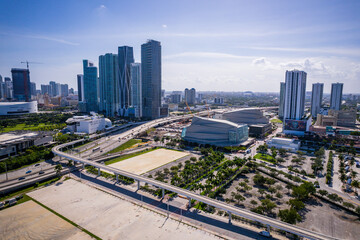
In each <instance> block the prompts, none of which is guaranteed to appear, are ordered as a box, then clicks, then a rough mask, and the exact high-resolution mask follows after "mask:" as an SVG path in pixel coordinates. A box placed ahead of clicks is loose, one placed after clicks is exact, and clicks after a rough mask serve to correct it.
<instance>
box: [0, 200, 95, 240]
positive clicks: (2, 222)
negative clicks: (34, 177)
mask: <svg viewBox="0 0 360 240" xmlns="http://www.w3.org/2000/svg"><path fill="white" fill-rule="evenodd" d="M0 239H74V240H77V239H80V240H82V239H91V237H90V236H89V235H87V234H86V233H84V232H83V231H81V230H80V229H78V228H76V227H75V226H73V225H71V224H70V223H68V222H66V221H65V220H63V219H62V218H60V217H58V216H56V215H55V214H54V213H52V212H50V211H48V210H47V209H45V208H43V207H42V206H40V205H38V204H37V203H35V202H33V201H27V202H24V203H22V204H19V205H16V206H13V207H10V208H7V209H5V210H2V211H1V212H0Z"/></svg>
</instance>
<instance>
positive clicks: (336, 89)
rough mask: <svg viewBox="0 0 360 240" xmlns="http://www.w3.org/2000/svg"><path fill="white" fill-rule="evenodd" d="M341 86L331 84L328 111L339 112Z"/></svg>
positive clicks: (341, 84)
mask: <svg viewBox="0 0 360 240" xmlns="http://www.w3.org/2000/svg"><path fill="white" fill-rule="evenodd" d="M343 86H344V84H343V83H333V84H331V97H330V109H334V110H340V108H341V101H342V92H343Z"/></svg>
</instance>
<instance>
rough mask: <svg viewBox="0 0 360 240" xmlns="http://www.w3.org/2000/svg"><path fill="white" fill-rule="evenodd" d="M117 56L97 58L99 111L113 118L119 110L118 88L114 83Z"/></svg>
mask: <svg viewBox="0 0 360 240" xmlns="http://www.w3.org/2000/svg"><path fill="white" fill-rule="evenodd" d="M116 68H117V55H116V54H112V53H107V54H105V55H101V56H99V93H100V95H99V98H100V103H99V111H100V112H102V113H104V114H105V115H106V116H110V117H113V116H115V115H117V114H118V110H119V101H118V100H119V98H118V95H119V86H118V82H117V81H116Z"/></svg>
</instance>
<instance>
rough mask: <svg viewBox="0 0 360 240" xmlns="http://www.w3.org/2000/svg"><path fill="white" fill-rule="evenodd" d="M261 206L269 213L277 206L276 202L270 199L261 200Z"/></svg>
mask: <svg viewBox="0 0 360 240" xmlns="http://www.w3.org/2000/svg"><path fill="white" fill-rule="evenodd" d="M261 206H262V207H263V208H264V211H265V212H267V213H271V211H272V210H273V209H274V208H276V204H275V203H274V202H272V201H271V200H270V199H267V198H266V199H263V200H261Z"/></svg>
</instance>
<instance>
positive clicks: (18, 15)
mask: <svg viewBox="0 0 360 240" xmlns="http://www.w3.org/2000/svg"><path fill="white" fill-rule="evenodd" d="M204 3H205V2H202V1H199V2H196V3H193V2H190V1H185V2H183V3H182V4H181V5H180V4H179V5H176V4H174V3H172V4H169V3H167V2H164V1H156V3H151V4H150V3H146V2H141V3H140V2H139V3H129V4H128V5H127V7H126V8H120V5H121V3H115V2H114V3H110V2H100V1H99V2H92V3H87V4H84V2H82V1H78V2H70V1H69V2H66V4H63V3H61V4H60V3H48V2H45V1H39V2H36V3H30V2H29V3H27V2H25V3H23V4H22V5H12V4H11V3H10V2H9V3H4V4H3V5H4V6H3V8H2V10H0V13H1V14H0V15H1V16H0V19H1V20H2V21H0V22H1V23H0V35H1V36H2V37H1V39H0V43H1V44H0V51H1V53H2V54H1V56H0V74H1V75H2V76H3V77H10V76H11V72H10V71H11V68H20V67H21V68H24V67H25V66H24V65H22V64H20V62H21V61H25V60H29V61H36V62H41V63H42V64H33V65H32V64H30V73H31V81H33V82H35V83H36V84H37V86H40V85H41V84H47V83H48V82H49V81H55V82H60V83H63V84H68V85H69V88H71V87H73V88H75V89H77V80H76V75H77V74H78V73H81V72H82V64H81V61H82V60H83V59H89V60H90V61H93V62H94V65H95V66H97V67H98V66H99V64H98V56H100V55H102V54H104V53H106V52H113V49H115V48H116V47H118V46H123V45H128V46H132V47H134V58H135V60H139V59H140V45H141V44H142V43H143V42H145V41H146V39H156V40H158V41H160V42H161V43H162V46H163V49H162V51H163V57H162V63H163V67H162V86H163V88H164V89H166V90H167V91H172V90H182V89H184V88H186V87H187V86H192V87H194V88H195V89H197V91H211V90H214V89H216V90H218V91H234V92H237V91H239V92H240V91H247V90H249V91H254V92H278V85H279V83H280V82H281V81H283V79H284V72H285V71H286V70H293V69H294V68H296V69H298V70H303V71H305V72H307V73H308V79H307V81H308V86H307V89H306V90H307V91H311V85H312V83H316V82H321V83H324V93H325V94H327V93H330V88H331V83H333V82H342V83H344V93H345V94H346V93H359V90H358V89H360V81H359V78H360V46H359V42H360V41H359V37H360V24H359V22H360V21H359V20H360V17H359V16H358V15H356V13H357V9H359V6H360V3H358V2H356V1H348V2H346V3H344V2H342V1H337V2H332V4H324V3H325V2H324V1H319V2H316V3H312V2H310V1H305V2H301V3H288V2H285V1H277V2H274V3H268V2H259V3H257V4H251V5H250V4H246V2H242V1H226V4H220V3H219V2H218V1H206V4H204ZM15 8H16V11H15ZM44 9H46V11H44ZM200 9H203V10H202V11H200ZM293 9H296V11H295V13H294V11H293ZM28 11H31V12H32V13H33V14H31V15H32V16H35V17H31V18H28V17H27V16H28V14H24V13H25V12H28ZM155 11H156V13H157V14H156V16H155V17H153V18H151V19H152V20H151V21H147V19H149V17H150V16H152V15H153V12H155ZM40 12H41V13H42V14H40ZM10 13H11V14H10ZM64 14H66V15H67V16H68V17H67V18H66V19H64V18H62V17H61V16H63V15H64ZM85 14H86V15H85ZM85 16H86V17H87V21H83V19H84V17H85ZM130 16H135V18H134V17H132V18H130ZM225 16H226V17H225ZM45 19H49V20H48V21H44V20H45ZM109 22H118V23H119V24H118V25H116V27H115V26H113V25H112V24H109ZM60 23H61V24H60Z"/></svg>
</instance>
